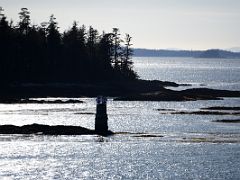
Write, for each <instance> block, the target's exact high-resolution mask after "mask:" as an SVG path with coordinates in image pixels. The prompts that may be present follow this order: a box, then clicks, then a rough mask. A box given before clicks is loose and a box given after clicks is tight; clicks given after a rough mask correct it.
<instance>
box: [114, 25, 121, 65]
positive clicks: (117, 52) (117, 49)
mask: <svg viewBox="0 0 240 180" xmlns="http://www.w3.org/2000/svg"><path fill="white" fill-rule="evenodd" d="M121 42H122V40H121V39H120V34H119V29H118V28H113V47H112V48H113V65H114V68H115V69H116V70H120V63H121V55H122V54H121Z"/></svg>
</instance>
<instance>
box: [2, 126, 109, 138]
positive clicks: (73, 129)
mask: <svg viewBox="0 0 240 180" xmlns="http://www.w3.org/2000/svg"><path fill="white" fill-rule="evenodd" d="M0 134H38V135H94V134H98V135H103V136H108V135H112V134H113V132H112V131H108V132H106V133H99V132H98V133H97V132H96V131H95V130H90V129H87V128H83V127H80V126H63V125H57V126H49V125H42V124H31V125H24V126H14V125H1V126H0Z"/></svg>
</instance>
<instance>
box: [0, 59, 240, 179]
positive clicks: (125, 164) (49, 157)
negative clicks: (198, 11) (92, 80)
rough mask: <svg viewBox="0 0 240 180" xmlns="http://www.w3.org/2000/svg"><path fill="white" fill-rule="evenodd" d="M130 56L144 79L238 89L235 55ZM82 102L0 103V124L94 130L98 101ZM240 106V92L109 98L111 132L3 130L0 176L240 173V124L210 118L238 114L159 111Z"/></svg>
mask: <svg viewBox="0 0 240 180" xmlns="http://www.w3.org/2000/svg"><path fill="white" fill-rule="evenodd" d="M134 61H135V65H136V70H137V71H138V73H139V75H140V76H141V77H143V78H145V79H160V80H168V81H176V82H178V83H191V84H193V86H194V87H199V86H202V85H203V84H204V85H205V86H206V87H217V88H223V89H235V90H240V88H239V87H240V86H239V84H240V79H239V78H240V76H239V75H240V74H239V68H240V60H238V61H237V60H233V61H231V62H230V60H228V59H226V60H224V59H222V60H219V61H220V62H221V63H220V62H219V61H218V60H214V61H211V62H208V61H207V60H204V59H182V58H177V59H176V58H172V59H162V58H160V59H157V58H136V59H134ZM208 64H209V65H208ZM190 67H193V69H192V68H190ZM203 72H204V73H203ZM216 72H218V73H217V74H216ZM174 73H175V75H174ZM220 75H221V76H220ZM219 82H221V83H219ZM48 100H52V99H51V98H50V99H48ZM80 100H82V101H84V103H83V104H55V105H53V104H50V105H46V104H9V105H6V104H0V124H14V125H24V124H32V123H40V124H49V125H56V124H63V125H79V126H83V127H87V128H91V129H93V128H94V118H95V117H94V113H95V100H94V99H92V98H82V99H80ZM239 104H240V99H239V98H226V99H224V100H220V101H194V102H116V101H113V100H112V99H109V101H108V116H109V128H110V129H111V130H112V131H114V132H116V135H114V136H110V137H101V136H97V135H93V136H90V135H89V136H38V135H0V146H1V148H0V179H4V178H5V179H239V177H240V161H239V159H240V124H239V123H216V122H213V121H214V120H219V119H239V116H234V115H224V116H223V115H179V114H165V113H166V112H163V111H157V109H175V110H177V111H197V110H199V109H200V108H203V107H210V106H239Z"/></svg>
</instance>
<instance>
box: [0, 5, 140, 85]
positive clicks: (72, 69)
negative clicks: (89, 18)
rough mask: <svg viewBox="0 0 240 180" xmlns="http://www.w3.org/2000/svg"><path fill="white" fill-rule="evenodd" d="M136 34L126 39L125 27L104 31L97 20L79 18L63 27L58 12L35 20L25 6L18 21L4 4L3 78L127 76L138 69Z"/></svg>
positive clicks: (0, 14)
mask: <svg viewBox="0 0 240 180" xmlns="http://www.w3.org/2000/svg"><path fill="white" fill-rule="evenodd" d="M131 39H132V37H131V36H130V35H129V34H126V37H125V39H124V40H122V39H121V37H120V33H119V29H118V28H113V31H112V32H110V33H106V32H102V33H101V34H100V33H99V32H98V31H97V30H96V29H94V28H93V27H92V26H90V27H89V28H86V26H84V25H82V26H78V24H77V22H76V21H75V22H73V25H72V27H71V28H70V29H69V30H66V31H64V33H60V31H59V27H58V23H57V21H56V18H55V17H54V15H51V16H50V19H49V21H48V22H43V23H41V24H40V25H33V24H31V19H30V12H29V10H28V9H27V8H22V9H21V11H20V12H19V22H18V23H17V24H16V25H14V23H13V21H8V19H7V17H6V16H5V15H4V11H3V8H1V7H0V81H1V84H4V83H51V82H64V83H65V82H67V83H80V82H99V81H126V80H135V79H137V78H138V76H137V74H136V73H135V72H134V71H133V69H132V66H133V62H132V61H131V56H132V54H133V51H132V49H131V46H132V44H131Z"/></svg>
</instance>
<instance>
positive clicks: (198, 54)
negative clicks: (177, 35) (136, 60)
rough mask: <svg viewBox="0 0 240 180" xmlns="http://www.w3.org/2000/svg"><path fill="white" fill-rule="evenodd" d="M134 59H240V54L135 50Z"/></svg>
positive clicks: (219, 51) (219, 50)
mask: <svg viewBox="0 0 240 180" xmlns="http://www.w3.org/2000/svg"><path fill="white" fill-rule="evenodd" d="M133 50H134V57H192V58H229V59H230V58H233V59H234V58H240V52H231V51H226V50H221V49H209V50H205V51H200V50H166V49H144V48H135V49H133Z"/></svg>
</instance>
